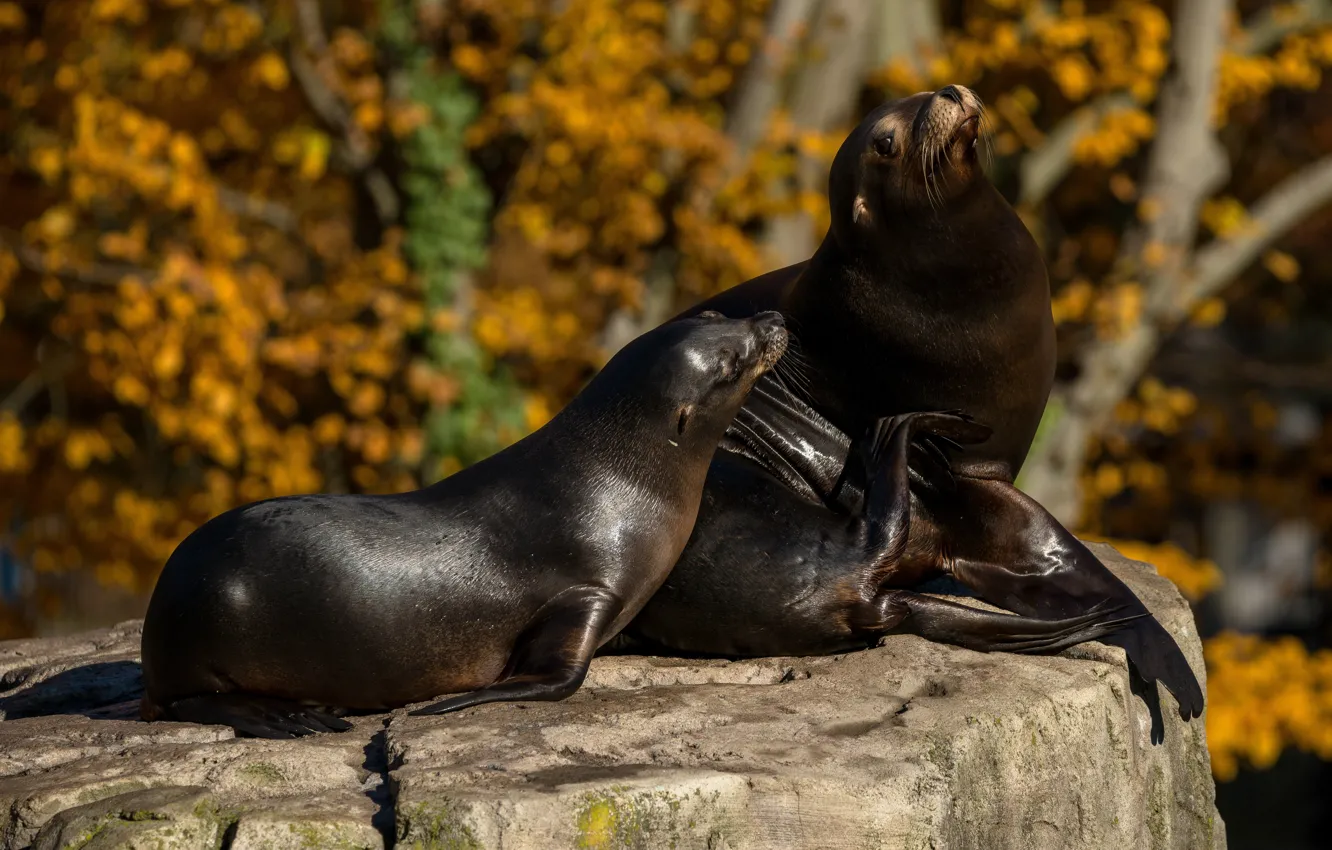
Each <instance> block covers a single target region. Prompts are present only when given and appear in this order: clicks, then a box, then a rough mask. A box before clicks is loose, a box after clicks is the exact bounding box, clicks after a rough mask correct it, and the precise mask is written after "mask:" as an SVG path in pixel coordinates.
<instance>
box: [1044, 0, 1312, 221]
mask: <svg viewBox="0 0 1332 850" xmlns="http://www.w3.org/2000/svg"><path fill="white" fill-rule="evenodd" d="M1292 6H1293V8H1291V7H1292ZM1328 21H1332V0H1300V2H1297V3H1294V4H1290V5H1288V6H1287V7H1286V8H1285V9H1284V10H1283V11H1280V12H1274V11H1273V10H1272V9H1268V10H1265V11H1263V12H1260V13H1259V14H1257V15H1255V16H1254V17H1253V19H1252V20H1251V21H1250V23H1249V25H1248V26H1247V27H1246V28H1245V34H1244V38H1243V41H1242V42H1241V43H1240V44H1239V45H1237V46H1236V48H1235V52H1236V53H1238V54H1239V55H1241V56H1256V55H1258V54H1260V53H1266V52H1267V51H1269V50H1271V49H1272V48H1274V47H1276V46H1277V45H1278V44H1280V43H1281V42H1282V41H1283V40H1284V39H1285V38H1286V36H1288V35H1291V34H1292V33H1296V32H1299V31H1301V30H1303V29H1306V28H1308V27H1310V26H1317V25H1319V24H1324V23H1327V22H1328ZM1134 102H1135V101H1134V99H1133V98H1132V97H1131V96H1130V95H1129V94H1128V93H1127V92H1112V93H1110V94H1106V95H1103V96H1102V97H1100V98H1097V99H1096V100H1093V101H1092V102H1091V103H1089V104H1087V105H1085V106H1083V107H1082V108H1081V109H1078V110H1076V111H1074V112H1073V113H1072V114H1071V115H1069V116H1068V117H1066V118H1065V119H1064V120H1062V121H1060V122H1059V123H1058V124H1056V125H1055V128H1054V129H1053V130H1051V131H1050V134H1049V135H1048V136H1046V137H1045V142H1044V143H1043V144H1041V145H1040V146H1039V147H1035V148H1032V149H1031V150H1030V151H1029V152H1028V153H1027V154H1026V155H1025V156H1024V157H1023V158H1022V163H1021V165H1019V166H1018V169H1019V173H1020V175H1021V184H1022V188H1021V190H1020V192H1019V195H1018V203H1019V204H1021V205H1023V206H1026V207H1036V206H1040V205H1041V203H1043V202H1044V201H1045V199H1046V198H1047V197H1049V195H1050V193H1051V192H1052V191H1054V189H1055V187H1056V186H1058V185H1059V184H1060V183H1061V182H1063V179H1064V178H1065V177H1067V176H1068V172H1069V171H1071V170H1072V168H1073V148H1074V146H1075V145H1076V144H1077V142H1078V140H1079V139H1081V138H1082V137H1083V136H1084V135H1085V134H1086V133H1087V132H1088V131H1089V130H1090V129H1094V128H1095V127H1096V124H1097V123H1099V122H1100V120H1101V119H1102V118H1103V117H1104V116H1106V115H1108V114H1110V113H1111V112H1115V111H1116V110H1119V109H1127V108H1129V107H1130V106H1132V105H1133V104H1134Z"/></svg>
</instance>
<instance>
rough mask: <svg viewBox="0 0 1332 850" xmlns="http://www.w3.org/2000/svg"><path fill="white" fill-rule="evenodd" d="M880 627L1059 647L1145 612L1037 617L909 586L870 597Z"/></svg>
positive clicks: (1016, 648)
mask: <svg viewBox="0 0 1332 850" xmlns="http://www.w3.org/2000/svg"><path fill="white" fill-rule="evenodd" d="M876 608H877V609H878V613H879V615H880V616H881V618H882V619H881V621H880V627H881V628H886V629H887V633H888V634H913V635H919V636H920V637H923V638H927V639H929V640H933V641H937V642H939V643H948V644H952V645H954V646H961V647H965V648H967V649H974V650H977V651H979V652H1016V653H1023V654H1031V655H1035V654H1046V653H1054V652H1059V651H1061V650H1064V649H1067V648H1069V647H1070V646H1076V645H1078V644H1080V643H1083V642H1085V641H1089V640H1097V639H1104V637H1105V636H1106V635H1109V634H1111V633H1113V632H1116V631H1118V630H1119V629H1122V628H1124V627H1125V626H1127V625H1128V624H1129V623H1131V622H1133V621H1135V620H1138V619H1140V618H1142V617H1147V616H1150V615H1148V614H1146V613H1140V614H1131V615H1128V616H1125V617H1111V616H1108V615H1109V614H1110V613H1112V612H1106V611H1100V610H1097V611H1090V612H1088V613H1086V614H1083V615H1081V616H1078V617H1068V618H1066V619H1063V620H1038V619H1035V618H1033V617H1023V616H1019V615H1017V614H1002V613H999V612H996V611H985V610H982V609H980V608H972V607H970V606H967V605H962V604H959V603H957V602H950V601H949V600H946V599H938V598H936V597H933V596H925V595H923V594H920V593H915V592H913V591H909V590H890V591H887V592H886V593H884V594H883V595H882V596H880V597H879V599H878V600H876Z"/></svg>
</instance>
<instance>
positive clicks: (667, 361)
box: [656, 310, 788, 445]
mask: <svg viewBox="0 0 1332 850" xmlns="http://www.w3.org/2000/svg"><path fill="white" fill-rule="evenodd" d="M665 327H668V328H673V331H674V339H672V340H671V341H670V342H669V344H668V345H667V349H666V351H665V352H664V354H663V355H662V356H661V357H660V359H659V361H658V364H657V369H656V372H657V375H658V377H659V379H660V380H661V382H662V387H663V390H664V398H663V400H664V401H666V402H667V405H666V406H667V408H668V409H670V410H671V411H672V412H671V414H670V415H669V416H668V420H669V421H668V425H669V426H670V430H672V431H673V432H674V433H673V434H671V435H669V439H670V440H671V441H672V442H675V443H681V442H683V441H685V440H688V441H689V442H691V443H693V442H696V441H701V444H704V445H708V444H710V445H715V443H716V442H717V441H720V439H721V436H722V434H723V433H724V432H725V430H726V427H727V426H728V425H730V423H731V420H732V419H734V418H735V415H736V414H737V413H739V412H740V407H741V406H742V405H743V404H744V402H745V397H746V396H748V395H749V391H750V390H751V389H753V387H754V383H755V382H756V381H757V380H758V379H759V376H760V375H762V374H763V373H764V372H766V371H768V370H769V369H771V368H772V367H773V366H774V365H775V364H776V363H777V361H778V360H780V359H781V357H782V355H783V354H784V353H785V352H786V343H787V339H788V336H787V331H786V322H785V320H784V319H783V318H782V314H781V313H778V312H776V311H768V312H765V313H759V314H758V315H756V316H753V317H751V318H748V319H728V318H726V317H725V316H723V315H722V314H721V313H718V312H717V311H715V310H707V311H704V312H702V313H699V314H698V315H696V316H692V317H690V318H688V319H682V320H680V321H677V322H671V323H670V324H669V325H666V326H665Z"/></svg>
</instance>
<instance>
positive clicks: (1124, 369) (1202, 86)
mask: <svg viewBox="0 0 1332 850" xmlns="http://www.w3.org/2000/svg"><path fill="white" fill-rule="evenodd" d="M1230 12H1231V2H1229V0H1184V2H1182V3H1181V4H1180V5H1179V7H1178V13H1177V16H1176V21H1175V24H1174V47H1173V54H1174V63H1175V72H1174V75H1173V76H1172V77H1171V78H1170V79H1169V80H1168V81H1167V83H1166V84H1165V86H1164V87H1163V89H1162V91H1161V97H1160V100H1159V102H1158V104H1157V110H1156V121H1157V127H1158V135H1157V138H1156V141H1155V143H1154V145H1153V146H1152V150H1151V154H1150V158H1149V161H1148V168H1147V176H1146V180H1145V182H1144V191H1143V193H1142V196H1143V208H1142V209H1143V210H1144V215H1143V218H1144V219H1145V220H1144V221H1143V222H1142V223H1141V224H1140V225H1139V226H1138V227H1136V228H1135V229H1134V230H1133V231H1131V232H1130V233H1129V234H1128V235H1127V236H1126V237H1125V239H1124V243H1123V246H1122V250H1121V255H1120V258H1119V261H1118V264H1117V276H1118V277H1119V279H1120V280H1137V281H1139V282H1140V283H1141V285H1142V288H1143V304H1144V307H1143V314H1142V316H1141V319H1140V321H1139V322H1138V324H1137V325H1135V326H1134V327H1133V329H1131V330H1130V331H1129V332H1128V333H1127V334H1125V335H1124V336H1121V337H1118V338H1114V339H1100V340H1097V341H1095V342H1093V343H1092V344H1090V345H1089V346H1087V348H1086V349H1085V350H1084V351H1083V352H1082V353H1081V355H1080V357H1079V365H1080V367H1081V368H1080V371H1079V374H1078V377H1077V378H1076V379H1075V380H1074V381H1073V382H1072V383H1071V384H1070V385H1069V386H1067V387H1065V388H1063V389H1062V390H1059V391H1057V392H1056V394H1055V396H1054V397H1052V399H1051V405H1050V412H1049V416H1048V417H1047V423H1046V427H1045V430H1044V432H1043V433H1042V435H1041V438H1040V439H1038V441H1037V444H1036V445H1035V446H1033V448H1032V452H1031V454H1030V456H1029V457H1028V460H1027V465H1026V467H1025V469H1024V470H1023V476H1022V481H1021V485H1022V487H1023V489H1024V490H1026V491H1027V492H1028V493H1029V494H1031V495H1032V496H1033V497H1034V498H1036V499H1037V500H1038V501H1040V502H1041V503H1042V504H1043V505H1045V507H1046V508H1047V509H1048V510H1049V511H1050V512H1051V513H1053V514H1054V515H1055V516H1056V517H1058V518H1059V519H1060V520H1061V521H1063V522H1065V523H1071V522H1074V521H1076V520H1077V519H1078V515H1077V514H1078V510H1079V508H1080V505H1081V500H1080V493H1079V487H1078V485H1079V475H1080V473H1081V471H1082V468H1083V466H1084V464H1085V461H1086V456H1087V449H1088V442H1089V440H1090V439H1091V438H1092V437H1093V436H1095V435H1096V434H1099V433H1101V432H1102V431H1103V430H1104V429H1105V427H1106V426H1107V425H1108V423H1109V420H1110V417H1111V415H1112V413H1113V411H1114V408H1115V405H1117V404H1118V403H1119V402H1120V401H1121V400H1122V399H1124V398H1126V397H1127V396H1128V394H1129V392H1130V391H1131V390H1132V389H1133V386H1134V385H1135V384H1136V382H1137V381H1138V379H1139V377H1140V376H1141V375H1142V373H1143V371H1144V370H1145V369H1146V368H1147V366H1148V365H1149V364H1150V362H1151V359H1152V357H1153V356H1154V355H1155V354H1156V352H1157V350H1158V349H1159V348H1160V346H1161V343H1162V341H1163V340H1164V338H1165V337H1166V336H1167V335H1168V334H1169V333H1171V332H1172V331H1173V329H1174V327H1175V326H1176V325H1177V324H1178V323H1179V322H1180V321H1181V320H1182V319H1183V318H1185V317H1186V316H1187V315H1188V314H1189V313H1190V312H1191V311H1192V309H1193V308H1194V307H1195V306H1196V305H1197V304H1198V302H1200V301H1201V300H1203V299H1204V298H1207V297H1210V296H1212V295H1214V294H1215V293H1216V292H1218V291H1219V290H1220V289H1221V288H1222V287H1224V286H1225V285H1226V284H1227V283H1228V282H1229V281H1230V280H1232V279H1233V278H1234V277H1235V276H1236V275H1238V274H1239V273H1240V272H1242V271H1243V270H1244V269H1245V268H1246V267H1247V266H1248V264H1249V263H1250V262H1252V261H1253V259H1255V258H1256V257H1257V255H1258V254H1259V253H1260V252H1261V251H1262V250H1263V248H1265V247H1266V246H1267V245H1269V244H1271V242H1272V241H1273V240H1275V239H1277V238H1279V236H1280V235H1281V234H1282V233H1284V232H1286V231H1287V230H1289V228H1290V227H1292V226H1293V225H1294V224H1295V223H1296V222H1298V221H1299V220H1300V219H1301V218H1303V217H1305V216H1307V215H1308V214H1309V213H1310V212H1312V211H1313V210H1314V209H1316V208H1317V207H1318V206H1320V205H1321V204H1323V203H1326V202H1327V201H1328V200H1329V199H1332V158H1330V159H1329V160H1327V161H1322V162H1319V163H1316V164H1314V165H1313V166H1310V167H1309V168H1307V169H1305V170H1304V171H1301V172H1300V173H1298V174H1296V175H1295V176H1293V177H1291V178H1290V179H1288V180H1287V181H1284V182H1283V183H1282V184H1281V185H1279V186H1278V187H1276V188H1275V189H1273V190H1272V192H1270V193H1269V194H1268V196H1266V197H1265V198H1263V199H1262V200H1260V201H1259V202H1258V203H1257V204H1255V205H1254V207H1253V210H1252V214H1253V218H1254V225H1255V226H1254V227H1252V228H1249V229H1246V231H1245V233H1243V234H1241V235H1240V236H1238V237H1236V238H1233V239H1226V240H1218V241H1217V242H1215V243H1213V244H1211V245H1209V246H1208V247H1207V248H1206V249H1204V250H1202V251H1199V252H1195V251H1194V241H1195V239H1196V236H1197V228H1198V210H1199V207H1200V206H1201V204H1202V202H1203V201H1204V200H1205V199H1206V198H1207V197H1208V196H1209V195H1210V194H1211V193H1212V192H1214V191H1215V190H1216V189H1217V188H1219V187H1220V186H1221V185H1222V184H1223V183H1224V182H1225V180H1226V179H1227V175H1228V164H1227V162H1226V160H1225V157H1224V151H1223V150H1222V149H1221V146H1220V143H1219V142H1218V141H1217V139H1216V136H1215V133H1214V132H1213V130H1212V129H1211V112H1212V108H1213V104H1214V103H1215V96H1216V73H1217V71H1216V69H1217V63H1218V59H1219V54H1220V51H1221V48H1222V45H1223V39H1224V34H1225V27H1226V19H1227V16H1228V15H1229V13H1230Z"/></svg>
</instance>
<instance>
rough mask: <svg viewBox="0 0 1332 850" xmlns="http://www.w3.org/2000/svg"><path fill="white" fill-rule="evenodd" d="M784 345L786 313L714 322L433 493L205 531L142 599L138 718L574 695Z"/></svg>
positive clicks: (231, 522) (677, 327)
mask: <svg viewBox="0 0 1332 850" xmlns="http://www.w3.org/2000/svg"><path fill="white" fill-rule="evenodd" d="M786 339H787V335H786V330H785V328H784V327H783V321H782V317H781V316H780V315H778V314H776V313H760V314H758V315H755V316H754V317H752V318H749V319H743V320H729V319H724V318H722V317H721V316H720V315H718V314H715V313H713V314H706V313H705V314H701V315H700V316H697V317H694V318H692V319H689V320H687V321H684V322H681V323H678V324H671V325H667V326H664V327H661V328H658V329H656V330H654V331H652V332H650V333H648V334H645V335H644V336H642V337H640V338H638V339H637V340H635V341H634V342H632V343H630V344H629V345H628V346H627V347H625V348H624V349H623V350H622V351H620V352H619V353H618V354H617V355H616V356H615V357H614V358H612V360H611V361H610V362H609V363H608V364H607V365H606V367H605V368H604V369H603V370H602V371H601V372H600V373H599V374H598V375H597V376H596V377H595V378H594V379H593V380H592V381H591V383H589V384H588V386H587V387H586V388H585V389H584V390H583V392H582V393H580V394H579V395H578V397H577V398H575V399H574V400H573V401H572V402H571V403H570V404H569V405H568V406H567V407H565V408H564V409H563V410H562V411H560V413H559V414H558V415H556V416H555V417H554V418H553V419H552V420H551V421H550V422H549V423H548V424H547V425H546V426H545V427H543V428H541V429H540V430H538V431H536V432H535V433H533V434H531V435H530V436H528V437H527V438H525V439H523V440H521V441H520V442H518V443H516V444H514V445H513V446H511V447H509V448H508V449H505V450H504V451H502V452H500V453H498V454H496V455H494V456H492V457H490V458H488V459H487V460H484V461H482V462H480V463H477V464H475V465H474V466H471V467H469V468H467V469H464V470H462V471H461V472H459V473H457V474H456V475H453V476H451V477H449V478H447V479H445V480H443V481H441V482H439V483H437V484H434V485H432V486H430V487H426V488H424V489H421V490H416V491H413V492H409V493H402V494H397V495H389V496H357V495H312V496H291V497H285V498H279V499H270V500H268V501H263V502H258V503H255V504H252V505H248V506H245V507H241V508H237V509H235V510H232V511H229V512H227V513H224V514H222V515H220V516H218V517H216V518H214V519H212V520H210V521H208V522H207V523H205V524H204V525H202V526H201V527H200V528H199V529H197V530H196V531H195V532H194V533H193V534H191V535H190V536H189V537H187V538H186V539H185V540H184V542H182V543H181V544H180V546H179V547H178V548H177V549H176V551H175V552H174V553H173V554H172V556H171V558H170V559H169V560H168V562H167V564H166V567H165V568H164V569H163V572H162V575H161V577H160V578H159V579H158V582H157V587H156V588H155V589H154V591H153V596H152V600H151V602H150V603H149V606H148V615H147V619H146V620H145V622H144V629H143V679H144V686H145V694H144V697H143V705H142V714H143V717H144V718H145V719H147V720H156V719H164V718H170V719H175V720H186V721H194V722H198V723H219V724H225V725H229V726H232V727H234V728H235V729H237V730H239V731H241V732H244V733H247V734H251V735H257V736H264V737H291V736H296V735H303V734H308V733H310V732H317V731H328V730H341V729H345V728H348V726H349V724H347V723H346V721H343V720H340V719H339V718H338V717H336V716H335V715H337V714H340V713H347V712H356V711H376V710H385V709H390V708H394V707H398V706H402V705H406V704H408V703H412V702H419V701H423V700H427V699H431V698H433V697H436V696H438V695H440V694H460V695H459V696H454V697H452V698H450V699H446V700H444V701H442V702H438V703H436V704H434V705H431V706H429V707H427V708H423V709H420V710H418V711H417V712H414V713H418V714H435V713H441V712H445V711H454V710H457V709H460V708H465V707H467V706H472V705H478V704H480V703H486V702H493V701H498V700H558V699H563V698H564V697H567V696H569V695H570V694H572V693H573V692H574V691H575V690H577V689H578V687H579V685H580V684H581V683H582V681H583V677H584V676H585V675H586V672H587V666H588V662H589V660H590V659H591V657H592V654H593V652H594V651H595V650H596V649H597V647H598V646H600V645H601V644H602V643H604V642H605V641H607V640H609V639H610V638H611V637H613V636H614V635H615V634H616V633H617V632H619V630H620V629H621V628H623V627H624V625H625V624H626V623H628V622H629V621H630V620H631V619H632V618H633V616H634V615H635V614H637V613H638V610H639V609H640V608H641V607H642V606H643V604H644V603H645V602H647V600H648V598H649V597H650V596H651V595H652V593H653V592H654V591H655V590H656V589H657V587H659V586H660V584H661V582H662V581H663V580H664V579H665V578H666V575H667V573H669V572H670V569H671V567H672V566H673V565H674V564H675V561H676V560H677V558H678V557H679V555H680V552H681V550H682V549H683V548H684V545H685V542H686V541H687V540H688V539H689V534H690V532H691V530H692V529H693V525H694V519H695V516H696V515H697V512H698V505H699V500H700V498H701V495H702V490H703V483H704V480H705V478H706V475H707V469H708V464H709V460H710V459H711V457H712V455H713V452H714V451H715V449H716V446H717V443H718V441H720V440H721V438H722V435H723V433H724V432H725V430H726V427H727V425H728V424H729V423H730V421H731V419H732V418H733V417H734V416H735V413H736V411H738V410H739V409H740V405H741V404H742V403H743V402H744V399H745V396H746V394H747V393H748V392H749V390H750V389H751V388H752V386H753V384H754V381H755V380H757V379H758V377H759V376H760V375H761V374H763V373H764V372H765V371H767V370H768V369H769V368H770V367H771V366H772V365H773V363H775V362H776V361H777V360H778V359H779V358H780V357H781V355H782V352H783V351H784V350H785V347H786Z"/></svg>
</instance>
